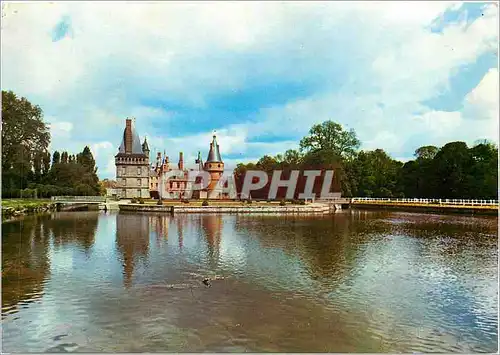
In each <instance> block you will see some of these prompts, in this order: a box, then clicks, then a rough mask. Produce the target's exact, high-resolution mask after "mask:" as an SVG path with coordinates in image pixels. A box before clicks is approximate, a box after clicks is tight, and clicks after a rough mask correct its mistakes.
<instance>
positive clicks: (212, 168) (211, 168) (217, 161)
mask: <svg viewBox="0 0 500 355" xmlns="http://www.w3.org/2000/svg"><path fill="white" fill-rule="evenodd" d="M203 170H205V171H207V172H208V173H209V174H210V184H209V185H208V188H207V192H208V196H210V193H211V192H212V191H213V190H214V189H215V187H216V185H217V182H218V181H219V179H220V177H221V176H222V173H223V172H224V162H223V161H222V157H221V155H220V151H219V144H218V143H217V139H216V137H215V135H214V136H213V140H212V143H210V151H209V152H208V157H207V161H206V162H205V164H204V167H203ZM219 197H222V196H221V195H219Z"/></svg>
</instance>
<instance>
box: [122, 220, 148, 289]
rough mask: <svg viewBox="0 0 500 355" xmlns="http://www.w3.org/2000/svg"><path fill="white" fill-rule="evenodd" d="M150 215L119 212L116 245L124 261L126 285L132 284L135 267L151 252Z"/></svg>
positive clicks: (124, 280)
mask: <svg viewBox="0 0 500 355" xmlns="http://www.w3.org/2000/svg"><path fill="white" fill-rule="evenodd" d="M148 218H149V217H148V216H146V215H133V214H121V213H120V214H118V215H117V216H116V246H117V249H118V251H119V253H120V254H121V257H122V263H123V274H124V276H123V277H124V279H123V282H124V285H125V287H129V286H130V285H131V284H132V277H133V273H134V269H135V267H136V266H137V263H138V261H139V260H141V259H142V260H143V261H145V260H146V259H147V256H148V253H149V219H148Z"/></svg>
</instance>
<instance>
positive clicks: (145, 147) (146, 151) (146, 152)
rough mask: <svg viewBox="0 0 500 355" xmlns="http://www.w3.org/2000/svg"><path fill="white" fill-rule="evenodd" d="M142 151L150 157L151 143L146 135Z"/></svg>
mask: <svg viewBox="0 0 500 355" xmlns="http://www.w3.org/2000/svg"><path fill="white" fill-rule="evenodd" d="M142 151H143V152H144V154H146V155H147V156H148V159H149V145H148V140H147V138H146V137H144V143H142Z"/></svg>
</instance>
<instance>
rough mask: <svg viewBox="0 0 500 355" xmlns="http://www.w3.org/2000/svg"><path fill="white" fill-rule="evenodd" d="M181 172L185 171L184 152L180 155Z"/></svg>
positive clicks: (179, 166)
mask: <svg viewBox="0 0 500 355" xmlns="http://www.w3.org/2000/svg"><path fill="white" fill-rule="evenodd" d="M178 168H179V170H181V171H184V155H183V154H182V152H180V153H179V165H178Z"/></svg>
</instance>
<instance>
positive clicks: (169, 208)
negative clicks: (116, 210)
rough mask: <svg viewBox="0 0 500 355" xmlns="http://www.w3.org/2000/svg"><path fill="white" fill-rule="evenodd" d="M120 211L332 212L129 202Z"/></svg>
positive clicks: (324, 210)
mask: <svg viewBox="0 0 500 355" xmlns="http://www.w3.org/2000/svg"><path fill="white" fill-rule="evenodd" d="M120 211H128V212H166V213H278V214H282V213H320V214H325V213H330V211H331V209H330V208H329V206H327V205H314V206H311V205H309V206H234V207H226V206H203V207H202V206H196V207H187V206H158V205H140V204H128V205H120Z"/></svg>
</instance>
